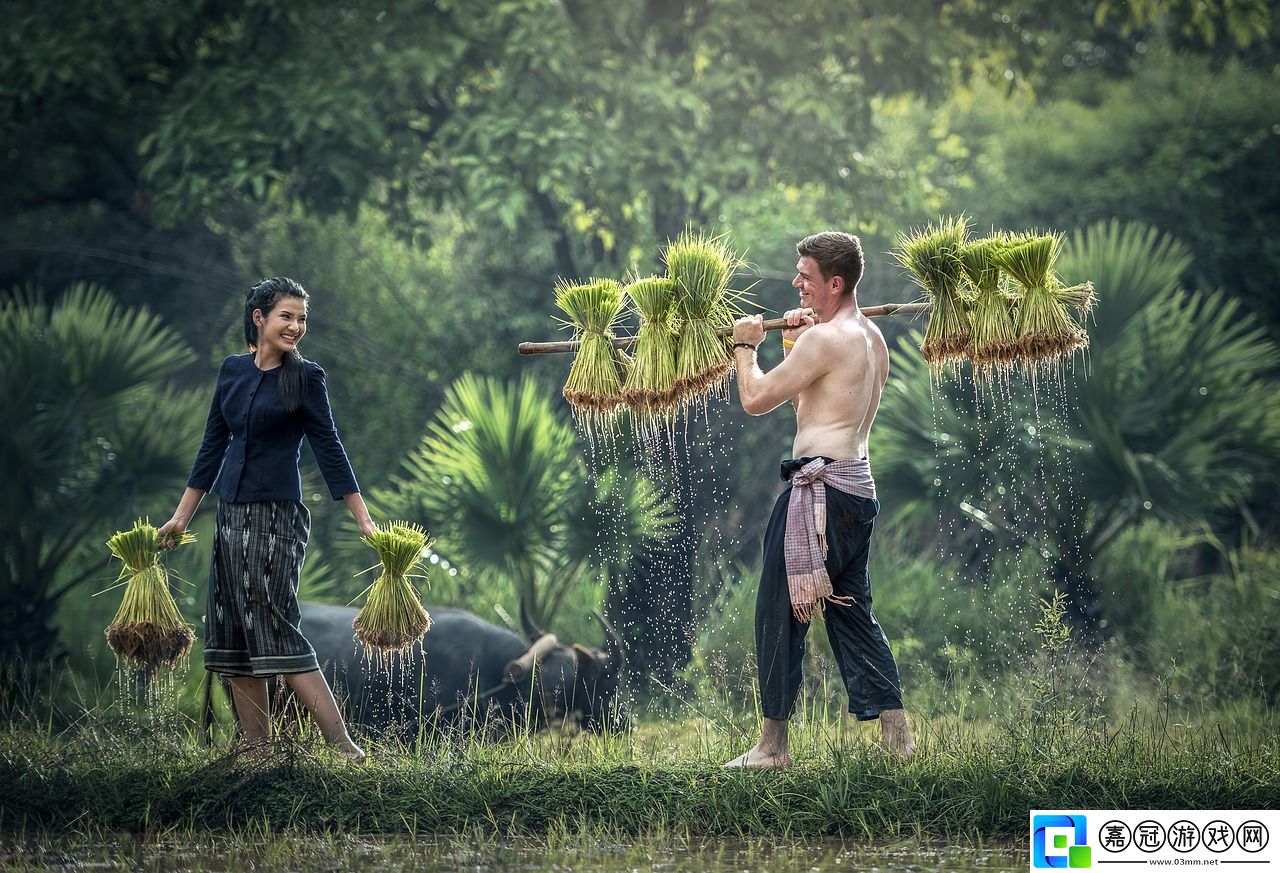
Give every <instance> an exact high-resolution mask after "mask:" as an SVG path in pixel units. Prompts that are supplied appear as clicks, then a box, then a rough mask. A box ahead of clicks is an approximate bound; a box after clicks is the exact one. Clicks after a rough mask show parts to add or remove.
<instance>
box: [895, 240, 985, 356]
mask: <svg viewBox="0 0 1280 873" xmlns="http://www.w3.org/2000/svg"><path fill="white" fill-rule="evenodd" d="M968 232H969V222H968V219H966V218H965V217H964V216H963V215H961V216H959V217H956V218H945V219H941V220H939V222H938V223H937V224H936V225H934V224H932V223H930V224H927V225H925V226H924V227H923V228H920V229H918V230H911V231H907V232H904V233H899V234H898V235H897V237H896V239H895V240H894V243H895V250H894V252H893V256H894V258H895V259H896V260H897V261H898V263H899V264H901V265H902V266H903V267H905V268H906V269H907V270H908V272H910V273H911V275H912V277H913V278H914V279H915V281H916V284H918V285H919V286H920V287H921V288H922V289H924V294H925V298H926V299H927V300H928V302H929V303H931V304H932V305H933V310H932V312H931V313H930V315H929V323H928V325H927V326H926V327H925V330H924V342H922V343H921V344H920V352H921V354H923V355H924V359H925V360H926V361H928V362H929V365H930V366H931V367H933V369H934V372H941V370H942V366H943V365H944V364H946V363H947V362H955V361H960V360H963V359H964V357H965V353H966V352H967V350H968V348H969V342H970V333H971V330H970V325H969V312H968V301H967V300H966V299H965V296H964V268H963V266H962V265H961V262H960V251H961V250H962V249H963V248H964V245H965V239H966V237H967V236H968Z"/></svg>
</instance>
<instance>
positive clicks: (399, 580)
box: [353, 521, 431, 655]
mask: <svg viewBox="0 0 1280 873" xmlns="http://www.w3.org/2000/svg"><path fill="white" fill-rule="evenodd" d="M360 541H361V542H363V543H364V544H365V545H367V546H369V547H370V548H372V549H373V550H374V551H375V552H377V553H378V560H379V561H380V562H381V563H382V573H381V575H379V576H378V578H377V579H376V580H375V581H374V583H373V584H372V585H371V586H369V591H368V594H369V596H368V598H367V599H366V600H365V602H364V606H363V607H361V609H360V612H359V613H358V614H357V615H356V618H355V622H354V623H353V627H354V628H355V635H356V639H357V640H359V641H360V643H361V644H362V645H363V646H364V649H365V654H367V655H373V654H378V655H386V654H401V655H403V654H405V653H407V652H408V651H409V648H410V647H411V646H412V645H413V644H414V643H416V642H417V641H418V640H420V639H422V636H423V634H425V633H426V632H427V631H428V630H430V628H431V616H430V615H428V614H427V611H426V610H425V609H423V608H422V600H421V599H420V598H419V597H418V592H417V590H416V589H415V588H414V587H413V584H412V583H411V582H410V581H409V579H410V578H412V577H411V574H412V573H413V571H414V570H415V569H417V568H419V567H421V566H422V560H423V555H424V554H425V552H426V550H427V546H428V545H430V539H429V537H428V536H427V532H426V531H425V530H423V529H422V528H421V527H419V526H418V525H416V524H410V523H408V522H404V521H394V522H390V523H388V524H385V525H379V526H377V528H376V529H375V530H374V532H373V533H372V534H370V535H368V536H364V537H361V538H360ZM420 577H421V578H423V579H425V578H426V574H425V573H424V574H420Z"/></svg>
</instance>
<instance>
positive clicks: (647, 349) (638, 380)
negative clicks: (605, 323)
mask: <svg viewBox="0 0 1280 873" xmlns="http://www.w3.org/2000/svg"><path fill="white" fill-rule="evenodd" d="M626 292H627V297H628V298H629V299H630V301H631V307H632V309H634V310H635V311H636V314H637V315H638V316H639V317H640V330H639V332H638V333H637V335H636V344H635V347H634V348H633V349H632V352H631V363H630V366H629V367H628V368H627V375H626V380H625V381H624V383H623V386H622V399H623V400H624V401H625V402H626V404H627V406H628V407H630V409H631V411H632V413H633V414H645V413H647V414H648V415H649V416H650V417H665V416H667V415H669V414H670V413H671V412H672V410H674V409H675V408H676V400H677V394H676V390H675V384H676V350H675V333H674V331H673V329H672V322H673V319H674V316H675V312H674V309H673V304H674V303H675V282H674V280H672V279H664V278H660V277H657V276H651V277H649V278H647V279H636V280H634V281H633V282H631V284H629V285H628V286H627V289H626Z"/></svg>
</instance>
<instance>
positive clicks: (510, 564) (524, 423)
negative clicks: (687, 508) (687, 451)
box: [372, 374, 675, 626]
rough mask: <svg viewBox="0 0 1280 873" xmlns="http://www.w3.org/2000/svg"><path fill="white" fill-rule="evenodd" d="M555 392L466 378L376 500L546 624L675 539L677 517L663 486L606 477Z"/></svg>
mask: <svg viewBox="0 0 1280 873" xmlns="http://www.w3.org/2000/svg"><path fill="white" fill-rule="evenodd" d="M576 444H577V434H576V433H575V432H574V430H573V428H572V427H571V426H570V425H569V424H567V423H566V422H565V421H564V419H563V418H562V417H561V416H560V415H558V414H557V413H556V411H555V409H554V407H553V405H552V400H551V397H550V395H549V394H548V393H547V392H546V391H545V390H543V389H541V388H540V387H539V386H538V384H537V383H536V382H534V381H533V380H531V379H528V378H525V379H522V380H521V381H520V382H518V383H516V384H514V385H508V384H504V383H502V382H500V381H498V380H495V379H488V378H480V377H477V376H474V375H472V374H466V375H464V376H462V377H461V378H459V379H458V380H457V381H456V382H455V383H454V384H453V385H452V386H451V387H450V388H449V390H448V392H447V393H446V396H445V402H444V405H443V407H442V408H441V410H440V412H439V413H438V414H437V416H436V417H435V419H434V420H433V421H432V422H431V424H430V425H429V427H428V430H427V434H426V436H425V437H424V438H423V440H422V443H421V444H420V445H419V446H418V448H417V449H416V450H415V451H414V452H413V453H412V454H410V455H409V457H408V458H407V459H406V461H405V463H404V472H403V473H402V474H401V475H400V476H398V477H396V478H395V479H394V480H393V482H392V484H391V485H390V486H389V487H388V488H386V489H381V490H378V491H375V492H374V494H373V496H372V500H373V503H374V504H375V506H377V507H379V509H380V510H382V511H383V512H384V513H386V514H391V515H396V516H399V517H405V518H413V519H421V520H422V521H423V522H424V523H425V524H426V526H427V527H428V529H429V530H431V532H432V533H433V534H434V535H435V536H436V537H437V546H436V548H437V550H438V551H439V552H440V553H441V554H443V555H446V556H448V557H449V558H450V559H451V560H452V561H453V562H454V563H455V564H460V565H461V566H463V567H465V568H468V569H471V570H480V571H487V572H490V573H497V574H499V575H501V576H502V577H504V578H507V579H510V580H511V582H512V584H513V585H514V588H515V591H516V594H517V595H518V597H519V598H520V601H521V603H522V604H523V605H524V607H525V608H526V609H527V610H528V612H529V615H530V617H531V618H532V619H533V620H534V622H535V623H537V624H540V625H543V626H546V625H548V624H549V623H550V622H551V620H552V619H553V618H554V616H555V614H556V612H557V611H558V610H559V609H560V607H561V605H562V604H563V603H564V599H565V597H566V595H567V594H568V592H569V591H570V590H571V589H572V588H573V587H574V586H575V585H577V584H579V583H581V582H583V581H584V580H586V579H588V578H590V577H592V576H596V577H600V576H605V577H607V576H608V575H610V574H616V573H618V572H621V571H622V570H623V569H624V568H625V567H626V566H627V563H628V562H629V560H630V557H631V554H632V552H633V550H634V549H635V548H636V547H637V546H638V545H639V544H641V543H643V542H645V541H647V540H655V539H656V540H661V539H664V538H665V537H667V536H669V535H670V532H671V530H672V528H673V526H674V524H675V517H674V513H673V510H672V508H671V505H670V503H669V501H668V500H667V499H666V498H665V497H664V496H663V495H662V494H661V492H659V491H658V490H657V489H656V488H654V486H653V485H652V483H650V482H649V481H648V480H647V479H644V478H643V477H640V476H635V475H631V474H624V473H623V472H621V471H619V470H618V469H617V468H615V467H609V468H605V469H603V470H601V471H600V472H598V473H597V474H595V475H594V476H593V475H591V472H590V471H589V470H587V469H586V468H585V467H584V465H583V462H582V459H581V457H580V456H579V453H578V451H577V450H576V449H575V446H576Z"/></svg>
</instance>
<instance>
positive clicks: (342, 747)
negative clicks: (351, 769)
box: [334, 740, 368, 764]
mask: <svg viewBox="0 0 1280 873" xmlns="http://www.w3.org/2000/svg"><path fill="white" fill-rule="evenodd" d="M334 748H335V749H337V750H338V754H339V755H341V756H342V757H344V758H346V759H347V760H348V761H350V762H351V763H353V764H363V763H364V762H365V760H366V759H367V758H368V755H366V754H365V753H364V749H362V748H360V747H359V746H357V745H356V744H355V743H353V742H351V741H350V740H348V741H347V742H345V743H339V744H338V745H336V746H334Z"/></svg>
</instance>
